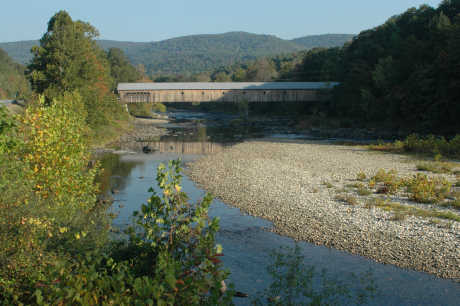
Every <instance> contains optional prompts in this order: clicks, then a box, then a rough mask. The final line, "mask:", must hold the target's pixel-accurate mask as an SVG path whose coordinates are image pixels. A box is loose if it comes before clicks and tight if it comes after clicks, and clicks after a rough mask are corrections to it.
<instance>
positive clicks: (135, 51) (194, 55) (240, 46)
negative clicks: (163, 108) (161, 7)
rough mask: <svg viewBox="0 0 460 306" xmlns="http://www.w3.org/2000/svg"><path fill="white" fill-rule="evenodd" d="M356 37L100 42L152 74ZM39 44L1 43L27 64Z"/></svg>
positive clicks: (198, 68)
mask: <svg viewBox="0 0 460 306" xmlns="http://www.w3.org/2000/svg"><path fill="white" fill-rule="evenodd" d="M352 37H353V35H348V34H326V35H315V36H305V37H301V38H297V39H293V40H285V39H281V38H278V37H276V36H273V35H259V34H252V33H246V32H229V33H224V34H207V35H190V36H183V37H177V38H172V39H167V40H163V41H159V42H126V41H114V40H99V41H98V42H99V44H100V46H101V47H102V48H104V49H106V50H107V49H109V48H112V47H116V48H120V49H121V50H123V51H124V52H125V54H126V56H127V57H128V59H129V60H130V61H131V62H132V63H133V64H134V65H138V64H143V65H144V66H145V68H146V72H147V73H149V74H152V73H172V74H177V73H198V72H202V71H210V70H213V69H215V68H217V67H220V66H225V65H231V64H234V63H236V62H241V61H247V60H252V59H256V58H258V57H261V56H270V55H276V54H283V53H292V52H296V51H300V50H305V49H311V48H314V47H333V46H342V45H343V44H344V43H345V42H346V41H348V40H350V39H351V38H352ZM37 44H38V41H37V40H30V41H19V42H9V43H0V48H3V49H4V50H5V51H6V52H7V53H8V54H9V55H10V56H11V57H12V58H13V59H14V60H15V61H17V62H19V63H22V64H26V63H27V62H28V61H30V59H31V58H32V55H31V54H30V52H29V51H30V48H31V47H32V46H33V45H37Z"/></svg>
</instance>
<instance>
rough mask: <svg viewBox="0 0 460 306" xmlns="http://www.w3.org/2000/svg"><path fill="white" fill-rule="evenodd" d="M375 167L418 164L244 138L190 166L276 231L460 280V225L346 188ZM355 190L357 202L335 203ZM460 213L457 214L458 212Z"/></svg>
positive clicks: (201, 180) (403, 170)
mask: <svg viewBox="0 0 460 306" xmlns="http://www.w3.org/2000/svg"><path fill="white" fill-rule="evenodd" d="M378 169H385V170H390V169H394V170H396V171H397V172H398V174H400V175H411V174H415V173H416V167H415V164H414V162H413V161H411V160H410V159H409V158H408V157H404V156H401V155H395V154H382V153H378V152H371V151H368V150H367V149H365V148H364V147H356V146H341V145H334V144H331V143H328V142H309V141H280V140H276V141H275V140H269V139H265V140H259V141H247V142H244V143H240V144H238V145H235V146H233V147H231V148H230V149H226V150H225V151H224V152H221V153H218V154H214V155H208V156H205V157H203V158H201V159H200V160H198V161H196V162H193V163H191V164H189V165H188V169H187V172H188V174H189V176H190V177H191V178H192V179H193V180H194V181H195V182H197V183H198V184H199V185H200V186H201V187H203V188H204V189H205V190H207V191H209V192H211V193H213V194H214V195H215V196H217V197H218V198H220V199H222V200H223V201H224V202H226V203H228V204H231V205H234V206H236V207H239V208H241V209H242V210H243V211H246V212H247V213H249V214H251V215H254V216H259V217H262V218H265V219H267V220H270V221H272V222H273V224H274V231H276V232H277V233H279V234H281V235H286V236H290V237H292V238H294V239H297V240H304V241H309V242H312V243H315V244H319V245H325V246H328V247H332V248H336V249H339V250H344V251H347V252H350V253H353V254H357V255H362V256H366V257H369V258H372V259H374V260H376V261H378V262H382V263H388V264H394V265H397V266H400V267H403V268H407V269H413V270H418V271H424V272H428V273H431V274H434V275H437V276H440V277H444V278H451V279H454V280H457V281H459V280H460V222H456V221H444V220H440V219H437V220H435V222H434V220H433V219H431V218H422V217H415V216H408V217H406V218H405V219H402V220H395V218H394V213H393V212H391V211H385V210H382V209H379V208H375V207H373V208H366V206H365V203H366V200H368V198H369V196H367V198H366V197H365V196H359V195H357V194H356V193H353V191H352V190H349V189H347V186H349V185H350V183H353V182H356V178H357V173H359V172H364V173H365V174H366V175H367V177H370V176H372V175H374V174H375V173H376V172H377V170H378ZM341 193H353V196H354V197H356V199H357V203H355V205H349V204H347V203H344V202H343V201H340V200H338V199H337V195H338V194H341ZM453 212H454V213H457V214H458V210H457V211H453Z"/></svg>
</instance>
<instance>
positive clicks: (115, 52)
mask: <svg viewBox="0 0 460 306" xmlns="http://www.w3.org/2000/svg"><path fill="white" fill-rule="evenodd" d="M107 59H108V61H109V64H110V75H111V76H112V79H113V88H114V89H115V88H116V85H117V84H118V83H120V82H128V83H129V82H136V81H138V80H139V79H141V78H142V75H141V74H140V73H139V71H137V70H136V68H134V66H133V65H132V64H131V63H130V62H129V61H128V59H127V58H126V56H125V54H124V53H123V51H122V50H121V49H118V48H110V49H109V50H108V52H107Z"/></svg>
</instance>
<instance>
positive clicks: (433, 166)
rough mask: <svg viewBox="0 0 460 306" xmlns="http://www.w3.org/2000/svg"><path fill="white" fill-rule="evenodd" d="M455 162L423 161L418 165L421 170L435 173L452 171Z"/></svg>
mask: <svg viewBox="0 0 460 306" xmlns="http://www.w3.org/2000/svg"><path fill="white" fill-rule="evenodd" d="M454 166H455V165H454V164H453V163H447V162H439V161H437V162H422V163H418V164H417V165H416V167H417V170H419V171H428V172H433V173H452V169H453V168H454Z"/></svg>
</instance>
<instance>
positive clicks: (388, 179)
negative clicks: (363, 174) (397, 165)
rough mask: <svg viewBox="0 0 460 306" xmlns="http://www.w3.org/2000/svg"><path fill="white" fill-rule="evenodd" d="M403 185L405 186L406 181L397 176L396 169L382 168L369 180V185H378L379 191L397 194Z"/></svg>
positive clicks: (374, 186) (373, 186) (371, 186)
mask: <svg viewBox="0 0 460 306" xmlns="http://www.w3.org/2000/svg"><path fill="white" fill-rule="evenodd" d="M377 184H380V186H377ZM402 186H404V181H403V180H402V179H400V178H399V177H398V176H397V172H396V170H389V171H385V170H384V169H380V170H378V171H377V173H376V174H375V175H374V176H373V177H372V178H371V179H370V181H369V187H370V188H376V187H377V193H385V194H386V193H389V194H395V193H396V192H398V190H399V189H400V188H401V187H402Z"/></svg>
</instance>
